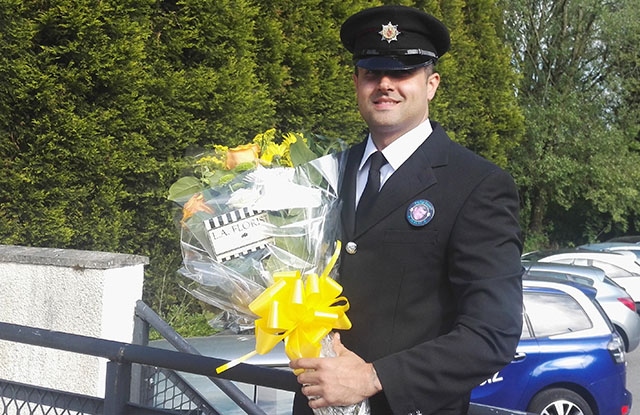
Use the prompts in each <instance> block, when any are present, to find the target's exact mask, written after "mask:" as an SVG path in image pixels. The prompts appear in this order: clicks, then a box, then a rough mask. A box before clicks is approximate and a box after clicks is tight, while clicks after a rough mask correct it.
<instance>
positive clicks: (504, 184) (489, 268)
mask: <svg viewBox="0 0 640 415" xmlns="http://www.w3.org/2000/svg"><path fill="white" fill-rule="evenodd" d="M518 209H519V200H518V195H517V190H516V186H515V184H514V182H513V179H512V178H511V176H510V175H508V174H507V173H506V172H504V171H502V170H500V169H498V168H496V169H494V170H493V171H492V172H491V173H490V174H488V175H487V176H486V177H484V179H482V180H481V181H480V182H479V183H478V184H477V186H475V188H474V189H473V190H472V191H471V192H470V193H469V195H468V197H467V199H466V201H465V203H464V204H463V206H462V208H461V209H460V211H459V213H458V217H457V219H456V220H455V223H454V225H453V228H452V229H451V235H450V238H449V241H448V244H447V248H446V249H447V258H448V260H447V264H448V270H447V271H446V275H447V278H448V279H449V282H450V286H451V288H452V290H453V298H454V301H456V303H457V309H458V310H459V312H458V316H457V319H456V321H455V324H454V326H453V329H452V330H451V331H449V332H448V333H445V334H443V335H442V336H439V337H437V338H435V339H433V340H430V341H427V342H424V343H421V344H418V345H417V346H415V347H412V348H410V349H408V350H404V351H401V352H398V353H395V354H392V355H389V356H385V357H383V358H380V359H378V360H376V361H374V362H373V364H374V367H375V369H376V371H377V373H378V376H379V378H380V380H381V383H382V385H383V392H384V394H385V396H386V399H387V401H388V402H389V404H390V406H391V408H393V410H394V413H405V414H409V413H422V414H430V413H433V412H435V411H437V410H438V409H440V408H443V407H446V406H447V405H450V404H452V403H454V402H457V401H460V400H463V399H465V398H466V399H468V396H469V393H470V391H471V389H473V388H474V387H475V386H476V385H478V384H479V383H481V382H482V381H484V380H486V379H487V378H488V377H490V376H491V375H492V374H493V373H495V372H496V371H498V370H500V369H501V368H502V367H503V366H504V365H506V364H507V363H509V362H510V361H511V360H512V359H513V356H514V353H515V350H516V347H517V344H518V340H519V338H520V334H521V330H522V270H523V268H522V265H521V262H520V255H521V251H522V244H521V236H520V226H519V220H518Z"/></svg>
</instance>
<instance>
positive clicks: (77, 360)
mask: <svg viewBox="0 0 640 415" xmlns="http://www.w3.org/2000/svg"><path fill="white" fill-rule="evenodd" d="M148 263H149V259H148V258H147V257H143V256H137V255H125V254H117V253H109V252H95V251H79V250H70V249H54V248H31V247H23V246H13V245H0V321H3V322H6V323H13V324H21V325H25V326H33V327H38V328H43V329H47V330H56V331H62V332H66V333H73V334H80V335H83V336H91V337H97V338H101V339H107V340H115V341H121V342H127V343H131V341H132V339H133V324H134V313H135V304H136V301H137V300H139V299H141V298H142V283H143V276H144V265H146V264H148ZM105 376H106V360H105V359H102V358H97V357H93V356H86V355H80V354H76V353H71V352H65V351H59V350H53V349H46V348H42V347H37V346H31V345H24V344H17V343H12V342H7V341H0V379H5V380H11V381H15V382H22V383H27V384H30V385H37V386H42V387H47V388H53V389H60V390H65V391H68V392H74V393H79V394H83V395H91V396H96V397H101V398H103V397H104V387H105Z"/></svg>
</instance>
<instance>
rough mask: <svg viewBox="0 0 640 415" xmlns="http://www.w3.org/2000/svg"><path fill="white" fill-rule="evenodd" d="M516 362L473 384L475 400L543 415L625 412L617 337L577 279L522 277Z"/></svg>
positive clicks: (627, 407)
mask: <svg viewBox="0 0 640 415" xmlns="http://www.w3.org/2000/svg"><path fill="white" fill-rule="evenodd" d="M523 286H524V289H523V293H524V313H523V319H524V320H523V321H524V324H523V330H522V336H521V338H520V343H519V344H518V348H517V351H516V355H515V358H514V360H513V361H512V362H511V363H510V364H508V365H507V366H505V367H504V368H503V369H502V370H500V371H499V372H497V373H496V374H495V375H494V376H493V377H492V378H490V379H487V380H486V381H485V382H483V383H482V384H480V385H479V386H478V387H476V388H475V389H474V390H473V392H472V395H471V399H472V401H473V402H476V403H481V404H490V405H495V406H499V407H504V408H512V409H514V410H520V411H527V412H532V413H536V414H542V415H594V414H601V415H604V414H616V415H617V414H619V415H627V414H629V411H630V409H631V394H630V392H629V391H628V390H627V389H626V363H625V352H624V346H623V344H622V339H621V338H620V336H619V335H618V333H617V332H616V331H615V329H614V327H613V325H612V324H611V322H610V321H609V319H608V317H607V316H606V314H605V313H604V311H603V310H602V308H601V307H600V305H599V304H598V302H597V301H596V299H595V296H596V291H595V289H593V288H590V287H587V286H585V285H582V284H572V283H568V282H565V283H559V282H549V281H538V280H526V279H525V280H524V281H523Z"/></svg>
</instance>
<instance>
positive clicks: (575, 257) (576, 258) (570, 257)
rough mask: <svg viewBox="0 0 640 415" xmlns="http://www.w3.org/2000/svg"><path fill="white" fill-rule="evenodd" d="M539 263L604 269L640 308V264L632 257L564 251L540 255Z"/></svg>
mask: <svg viewBox="0 0 640 415" xmlns="http://www.w3.org/2000/svg"><path fill="white" fill-rule="evenodd" d="M537 255H538V256H539V259H538V261H539V262H555V263H561V264H571V265H582V266H591V267H596V268H600V269H602V270H603V271H604V272H605V274H607V276H608V277H610V278H611V279H613V280H614V281H615V282H617V283H618V285H620V286H622V287H624V289H625V290H627V292H628V293H629V295H630V296H631V298H633V301H634V302H635V303H636V308H637V309H638V308H640V264H638V263H637V262H636V261H635V257H634V256H632V255H623V254H617V253H612V252H597V251H587V250H574V251H564V252H561V253H553V252H550V253H544V254H542V253H538V254H537Z"/></svg>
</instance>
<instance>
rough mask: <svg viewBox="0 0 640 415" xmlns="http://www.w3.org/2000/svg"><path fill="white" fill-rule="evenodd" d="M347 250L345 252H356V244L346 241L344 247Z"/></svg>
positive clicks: (351, 253)
mask: <svg viewBox="0 0 640 415" xmlns="http://www.w3.org/2000/svg"><path fill="white" fill-rule="evenodd" d="M344 250H345V251H347V254H349V255H353V254H355V253H356V252H358V244H357V243H355V242H347V246H345V248H344Z"/></svg>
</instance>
